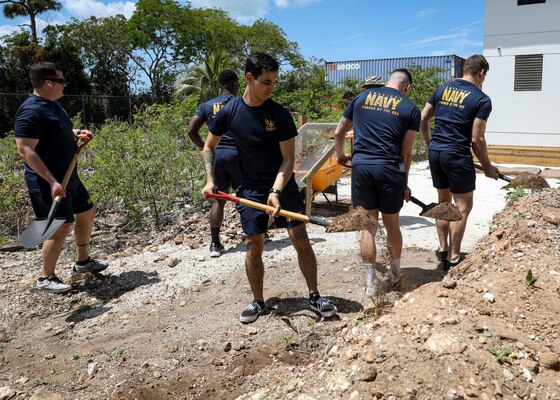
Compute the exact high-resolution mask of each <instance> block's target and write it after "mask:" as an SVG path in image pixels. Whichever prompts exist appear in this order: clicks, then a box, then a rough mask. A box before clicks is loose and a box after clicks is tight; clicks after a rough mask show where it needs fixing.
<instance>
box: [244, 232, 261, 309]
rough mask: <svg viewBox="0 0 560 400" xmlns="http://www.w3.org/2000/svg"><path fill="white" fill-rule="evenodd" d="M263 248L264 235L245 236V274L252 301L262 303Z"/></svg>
mask: <svg viewBox="0 0 560 400" xmlns="http://www.w3.org/2000/svg"><path fill="white" fill-rule="evenodd" d="M263 248H264V233H261V234H258V235H248V236H247V251H246V253H245V272H246V273H247V279H248V280H249V285H251V291H252V292H253V299H254V300H260V301H264V293H263V280H264V264H263V261H262V253H263Z"/></svg>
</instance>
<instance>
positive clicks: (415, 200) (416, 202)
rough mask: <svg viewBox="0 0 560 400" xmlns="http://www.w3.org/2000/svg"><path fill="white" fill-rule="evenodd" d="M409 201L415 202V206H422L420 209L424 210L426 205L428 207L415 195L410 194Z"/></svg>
mask: <svg viewBox="0 0 560 400" xmlns="http://www.w3.org/2000/svg"><path fill="white" fill-rule="evenodd" d="M410 201H412V202H413V203H414V204H416V205H417V206H420V207H422V210H424V209H425V208H426V207H428V206H427V205H426V204H424V203H422V202H421V201H420V200H418V199H417V198H416V197H414V196H410Z"/></svg>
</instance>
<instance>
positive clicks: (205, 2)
mask: <svg viewBox="0 0 560 400" xmlns="http://www.w3.org/2000/svg"><path fill="white" fill-rule="evenodd" d="M268 1H269V0H235V1H232V0H190V3H191V5H192V6H193V7H194V8H221V9H222V10H225V11H227V12H228V13H229V15H230V16H231V17H232V18H233V19H234V20H236V21H238V22H241V23H244V24H245V23H251V22H253V21H255V20H257V19H259V18H263V17H264V16H265V15H266V14H268V12H269V11H270V6H269V4H268Z"/></svg>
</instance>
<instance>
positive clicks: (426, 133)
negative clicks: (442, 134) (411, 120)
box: [420, 103, 436, 145]
mask: <svg viewBox="0 0 560 400" xmlns="http://www.w3.org/2000/svg"><path fill="white" fill-rule="evenodd" d="M435 111H436V109H435V107H434V106H433V105H431V104H430V103H426V105H425V106H424V109H423V110H422V114H421V117H420V134H421V135H422V139H424V143H426V145H428V144H429V143H430V140H431V139H432V134H431V133H430V120H431V119H432V118H433V116H434V115H435Z"/></svg>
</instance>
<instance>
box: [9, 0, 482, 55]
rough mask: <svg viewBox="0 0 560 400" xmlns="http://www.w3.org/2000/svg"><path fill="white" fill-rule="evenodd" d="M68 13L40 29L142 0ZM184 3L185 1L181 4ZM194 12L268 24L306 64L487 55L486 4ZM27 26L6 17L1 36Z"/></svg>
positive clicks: (70, 6) (295, 1) (365, 3)
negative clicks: (294, 46) (261, 20)
mask: <svg viewBox="0 0 560 400" xmlns="http://www.w3.org/2000/svg"><path fill="white" fill-rule="evenodd" d="M59 1H60V2H61V4H62V10H60V11H58V12H49V13H45V14H41V15H40V16H39V17H40V21H39V24H40V26H46V25H47V24H51V25H52V24H57V23H65V22H69V21H70V19H71V18H72V17H74V18H77V19H85V18H88V17H89V16H91V15H95V16H98V17H102V16H109V15H114V14H123V15H124V16H125V17H130V16H131V15H132V13H133V12H134V7H135V3H136V0H124V1H123V0H116V1H113V0H59ZM178 2H179V3H181V4H185V0H179V1H178ZM190 3H191V5H192V6H193V7H196V8H199V7H206V8H222V9H224V10H226V11H227V12H228V13H229V14H230V16H231V17H232V18H233V19H235V20H236V21H238V22H239V23H241V24H251V23H252V22H254V21H255V20H256V19H259V18H264V19H266V20H268V21H270V22H273V23H275V24H277V25H278V26H280V27H281V28H282V29H283V30H284V32H285V33H286V36H287V38H288V39H289V40H291V41H295V42H297V43H298V45H299V48H300V52H301V54H302V55H303V56H304V57H306V58H311V57H315V58H319V59H324V60H325V61H347V60H367V59H375V58H396V57H415V56H432V55H451V54H456V55H459V56H461V57H464V58H466V57H468V56H469V55H471V54H476V53H482V42H483V28H484V24H483V19H484V0H471V1H469V2H462V1H461V2H460V1H449V0H385V1H381V0H191V1H190ZM25 22H27V21H26V20H25V19H23V18H20V19H15V20H8V19H6V18H4V17H3V14H2V15H1V16H0V36H2V35H5V34H8V33H10V32H12V31H13V30H14V29H19V27H18V25H19V24H22V23H25Z"/></svg>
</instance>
